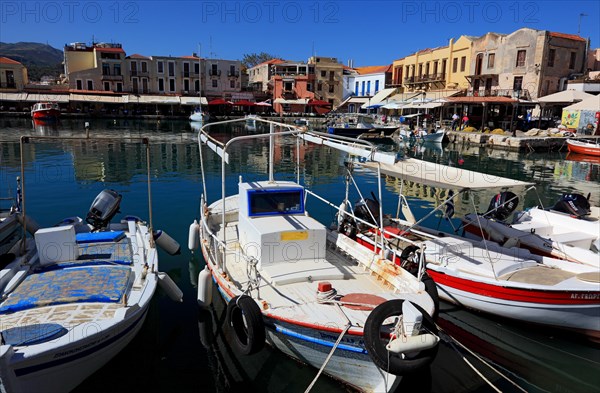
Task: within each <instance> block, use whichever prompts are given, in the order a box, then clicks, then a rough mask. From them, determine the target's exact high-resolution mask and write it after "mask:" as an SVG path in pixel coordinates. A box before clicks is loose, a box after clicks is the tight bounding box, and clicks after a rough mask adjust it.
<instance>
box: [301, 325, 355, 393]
mask: <svg viewBox="0 0 600 393" xmlns="http://www.w3.org/2000/svg"><path fill="white" fill-rule="evenodd" d="M350 326H352V325H351V324H350V323H349V322H348V324H347V325H346V327H345V328H344V330H342V333H340V335H339V337H338V339H337V341H336V342H335V344H334V345H333V348H331V351H330V352H329V355H327V358H326V359H325V362H324V363H323V365H322V366H321V368H320V369H319V372H318V373H317V375H316V376H315V378H314V379H313V380H312V382H311V383H310V385H308V387H307V388H306V390H305V391H304V393H308V392H310V391H311V389H312V388H313V386H314V385H315V383H316V382H317V379H319V377H320V376H321V373H322V372H323V370H324V369H325V367H326V366H327V363H329V360H331V357H332V356H333V353H334V352H335V350H336V349H337V347H338V345H340V342H341V341H342V338H343V337H344V335H345V334H346V332H348V330H350Z"/></svg>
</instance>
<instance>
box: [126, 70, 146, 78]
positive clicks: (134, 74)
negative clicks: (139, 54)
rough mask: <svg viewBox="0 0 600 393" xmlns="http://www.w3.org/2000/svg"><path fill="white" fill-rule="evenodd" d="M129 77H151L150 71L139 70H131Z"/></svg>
mask: <svg viewBox="0 0 600 393" xmlns="http://www.w3.org/2000/svg"><path fill="white" fill-rule="evenodd" d="M129 75H130V76H146V77H148V76H150V73H149V72H148V71H138V70H129Z"/></svg>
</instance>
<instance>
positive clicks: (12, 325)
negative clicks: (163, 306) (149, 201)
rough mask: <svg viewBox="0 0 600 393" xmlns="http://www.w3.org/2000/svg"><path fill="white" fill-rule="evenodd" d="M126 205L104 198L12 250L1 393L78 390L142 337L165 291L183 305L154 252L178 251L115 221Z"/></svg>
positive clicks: (1, 308) (0, 355) (1, 313)
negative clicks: (153, 302)
mask: <svg viewBox="0 0 600 393" xmlns="http://www.w3.org/2000/svg"><path fill="white" fill-rule="evenodd" d="M34 138H37V139H42V137H31V138H30V139H34ZM47 139H49V138H46V140H47ZM55 139H60V138H55ZM147 152H148V150H147ZM148 174H149V172H148ZM148 178H149V176H148ZM23 185H25V179H23ZM121 199H122V197H121V195H120V194H118V193H117V192H116V191H114V190H108V189H107V190H104V191H102V192H101V193H100V194H99V195H98V196H97V197H96V198H95V199H94V201H93V203H92V205H91V207H90V209H89V211H88V213H87V215H86V217H85V219H81V218H79V217H69V218H66V219H64V220H62V221H61V222H59V223H58V224H57V225H55V226H52V227H45V228H41V229H39V230H37V231H35V234H34V238H26V237H23V238H22V239H21V240H20V241H19V242H18V243H17V244H15V245H14V246H13V248H12V249H11V250H10V252H9V254H8V255H10V256H11V259H12V261H10V262H9V263H8V264H7V265H5V266H4V265H3V266H2V268H1V270H0V338H1V340H0V341H1V342H0V390H2V391H3V392H14V393H21V392H40V391H61V392H66V391H70V390H72V389H74V388H75V387H76V386H77V385H78V384H80V383H81V382H82V381H83V380H85V379H86V378H87V377H89V376H90V375H91V374H92V373H94V372H95V371H96V370H98V369H99V368H100V367H102V366H103V365H105V364H106V363H107V362H109V361H110V360H111V359H112V358H113V357H114V356H115V355H116V354H117V353H119V351H121V350H122V349H123V348H124V347H125V346H126V345H127V344H128V343H129V342H130V341H131V340H132V339H133V338H134V337H135V335H136V334H137V333H138V331H139V330H140V329H141V327H142V325H143V323H144V320H145V318H146V315H147V313H148V308H149V305H150V300H151V299H152V297H153V294H154V292H155V290H156V287H157V285H158V284H160V285H161V287H163V288H164V289H165V291H166V293H167V294H168V295H169V296H170V297H171V298H172V299H174V300H176V301H181V291H180V290H179V289H178V288H177V286H176V285H175V284H174V283H173V281H171V280H170V278H169V277H168V276H167V275H165V274H164V273H160V272H159V271H158V268H159V266H158V253H157V247H156V246H157V245H161V244H162V245H163V248H165V250H166V251H167V252H169V253H173V252H176V250H177V248H178V247H177V245H176V244H174V241H173V240H172V239H171V238H169V237H168V236H167V235H166V234H161V233H158V231H157V232H154V231H153V230H152V224H151V222H150V224H148V223H146V222H144V221H142V220H141V219H140V218H138V217H135V216H125V217H124V218H123V219H122V220H120V221H119V222H112V220H113V218H114V217H115V215H116V214H117V213H119V206H120V202H121ZM23 201H25V196H24V195H23ZM24 206H25V204H24V203H23V212H25V208H24ZM150 217H151V215H150ZM22 223H23V226H24V227H26V229H27V231H28V232H29V231H31V229H30V227H31V225H30V224H28V223H30V221H29V220H27V219H25V218H23V219H22Z"/></svg>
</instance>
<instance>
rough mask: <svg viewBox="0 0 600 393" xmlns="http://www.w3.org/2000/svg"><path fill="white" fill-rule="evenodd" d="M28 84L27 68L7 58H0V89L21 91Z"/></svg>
mask: <svg viewBox="0 0 600 393" xmlns="http://www.w3.org/2000/svg"><path fill="white" fill-rule="evenodd" d="M28 83H29V80H28V78H27V68H25V66H24V65H23V64H21V63H19V62H18V61H16V60H13V59H9V58H8V57H0V89H2V90H4V91H23V88H24V87H25V85H26V84H28Z"/></svg>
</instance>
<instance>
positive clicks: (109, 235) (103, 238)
mask: <svg viewBox="0 0 600 393" xmlns="http://www.w3.org/2000/svg"><path fill="white" fill-rule="evenodd" d="M124 237H125V232H123V231H114V232H90V233H78V234H77V235H75V240H76V241H77V243H106V242H118V241H119V240H121V239H123V238H124Z"/></svg>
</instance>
